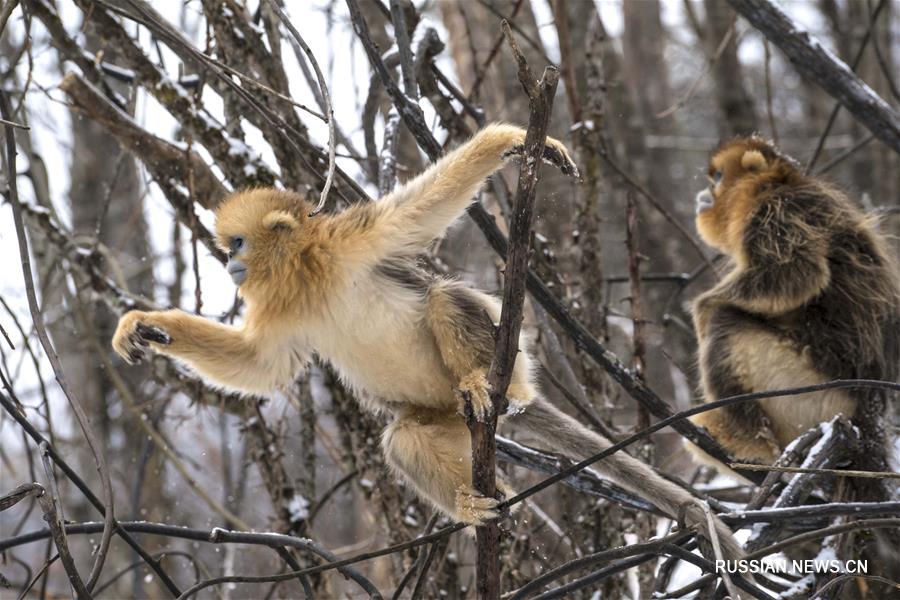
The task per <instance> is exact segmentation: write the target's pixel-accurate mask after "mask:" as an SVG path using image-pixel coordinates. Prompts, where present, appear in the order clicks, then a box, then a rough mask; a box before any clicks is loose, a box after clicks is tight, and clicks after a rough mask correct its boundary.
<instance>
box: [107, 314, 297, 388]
mask: <svg viewBox="0 0 900 600" xmlns="http://www.w3.org/2000/svg"><path fill="white" fill-rule="evenodd" d="M112 344H113V348H114V349H115V351H116V352H118V353H119V354H120V355H121V356H122V358H124V359H125V360H126V361H128V362H130V363H136V362H139V361H140V360H141V359H142V358H143V355H144V352H145V350H146V349H148V348H149V349H152V350H154V351H156V352H159V353H160V354H165V355H166V356H171V357H172V358H175V359H178V360H180V361H182V362H184V363H186V364H187V365H188V366H189V367H191V368H192V369H194V370H195V371H197V372H198V373H199V374H200V375H202V376H203V377H205V378H206V379H208V380H209V381H210V382H212V383H213V384H215V385H219V386H222V387H223V388H227V389H230V390H235V391H240V392H247V393H266V392H271V391H272V390H273V389H274V388H275V387H277V386H278V385H279V384H281V383H285V382H286V381H290V379H291V377H293V376H294V375H296V370H297V369H298V368H299V360H297V359H296V357H294V358H291V357H292V356H293V355H292V354H291V353H290V352H266V347H261V346H260V345H258V344H257V343H254V342H253V341H252V340H250V339H248V337H247V335H246V334H245V330H244V329H238V328H237V327H232V326H229V325H223V324H221V323H217V322H215V321H211V320H209V319H204V318H202V317H198V316H196V315H191V314H188V313H185V312H183V311H180V310H166V311H154V312H143V311H137V310H135V311H131V312H129V313H126V314H125V315H123V316H122V318H121V319H120V320H119V325H118V327H117V328H116V333H115V335H114V336H113V342H112ZM270 345H271V344H270Z"/></svg>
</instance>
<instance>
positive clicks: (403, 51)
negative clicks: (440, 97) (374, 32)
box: [391, 0, 419, 101]
mask: <svg viewBox="0 0 900 600" xmlns="http://www.w3.org/2000/svg"><path fill="white" fill-rule="evenodd" d="M404 9H405V3H404V2H402V1H401V0H391V22H392V23H393V24H394V38H396V40H397V50H399V52H400V73H401V74H402V76H403V90H404V91H405V92H406V95H407V96H409V98H410V99H411V100H413V101H417V100H418V99H419V89H418V87H417V85H416V75H415V72H414V69H413V54H412V46H411V44H410V39H409V25H408V24H407V22H406V13H405V12H404Z"/></svg>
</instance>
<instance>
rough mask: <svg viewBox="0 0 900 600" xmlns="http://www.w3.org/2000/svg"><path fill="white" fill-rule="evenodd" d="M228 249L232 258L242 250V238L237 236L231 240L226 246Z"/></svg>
mask: <svg viewBox="0 0 900 600" xmlns="http://www.w3.org/2000/svg"><path fill="white" fill-rule="evenodd" d="M228 249H229V250H230V251H231V254H232V256H233V255H235V254H237V253H238V252H240V251H241V250H243V249H244V238H242V237H241V236H239V235H236V236H234V237H233V238H231V243H230V244H229V245H228Z"/></svg>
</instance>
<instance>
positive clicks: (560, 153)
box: [503, 136, 581, 181]
mask: <svg viewBox="0 0 900 600" xmlns="http://www.w3.org/2000/svg"><path fill="white" fill-rule="evenodd" d="M524 152H525V146H524V145H523V144H517V145H515V146H513V147H512V148H510V149H509V150H507V151H506V152H504V153H503V158H504V159H506V158H509V157H510V156H521V155H522V154H524ZM543 159H544V162H547V163H550V164H551V165H554V166H556V168H558V169H559V170H560V171H561V172H562V174H563V175H568V176H569V177H574V178H575V179H578V180H579V181H581V174H580V173H579V172H578V166H577V165H576V164H575V161H574V160H572V157H571V156H569V151H568V150H567V149H566V147H565V146H564V145H563V143H562V142H560V141H559V140H557V139H555V138H552V137H550V136H547V139H546V141H545V142H544V155H543Z"/></svg>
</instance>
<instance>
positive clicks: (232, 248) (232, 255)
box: [225, 235, 247, 286]
mask: <svg viewBox="0 0 900 600" xmlns="http://www.w3.org/2000/svg"><path fill="white" fill-rule="evenodd" d="M246 252H247V242H246V240H245V239H244V238H243V237H242V236H239V235H236V236H234V237H233V238H231V241H230V242H229V244H228V264H227V265H226V266H225V270H226V271H228V274H229V275H231V280H232V281H233V282H234V285H236V286H240V285H241V284H242V283H244V281H245V280H246V279H247V264H246V263H245V262H244V260H243V258H244V256H245V255H246Z"/></svg>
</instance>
